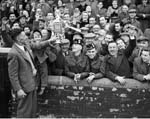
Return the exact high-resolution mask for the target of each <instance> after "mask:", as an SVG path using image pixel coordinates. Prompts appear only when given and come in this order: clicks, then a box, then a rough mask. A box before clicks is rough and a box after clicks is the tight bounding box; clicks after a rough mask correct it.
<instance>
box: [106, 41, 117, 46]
mask: <svg viewBox="0 0 150 119" xmlns="http://www.w3.org/2000/svg"><path fill="white" fill-rule="evenodd" d="M111 43H115V44H116V45H117V43H116V42H115V41H109V42H108V46H109V45H110V44H111Z"/></svg>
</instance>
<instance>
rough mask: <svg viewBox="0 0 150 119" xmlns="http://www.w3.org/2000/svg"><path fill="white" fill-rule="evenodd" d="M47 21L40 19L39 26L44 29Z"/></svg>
mask: <svg viewBox="0 0 150 119" xmlns="http://www.w3.org/2000/svg"><path fill="white" fill-rule="evenodd" d="M44 25H45V23H44V22H43V21H39V28H40V29H44Z"/></svg>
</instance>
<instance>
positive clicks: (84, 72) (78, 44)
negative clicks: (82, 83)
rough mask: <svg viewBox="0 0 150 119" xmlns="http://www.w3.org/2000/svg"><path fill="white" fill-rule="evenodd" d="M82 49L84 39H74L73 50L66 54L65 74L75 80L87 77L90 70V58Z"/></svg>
mask: <svg viewBox="0 0 150 119" xmlns="http://www.w3.org/2000/svg"><path fill="white" fill-rule="evenodd" d="M82 49H83V40H82V39H79V38H78V39H74V40H73V45H72V52H71V53H70V54H69V55H68V56H66V64H65V74H66V76H68V77H70V78H72V79H74V81H75V82H78V81H79V80H82V79H84V78H86V77H87V76H88V72H89V62H88V58H87V56H85V55H84V54H83V52H82Z"/></svg>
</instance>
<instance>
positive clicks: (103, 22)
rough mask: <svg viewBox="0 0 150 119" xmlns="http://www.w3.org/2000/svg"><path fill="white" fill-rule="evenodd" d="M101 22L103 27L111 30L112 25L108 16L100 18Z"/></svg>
mask: <svg viewBox="0 0 150 119" xmlns="http://www.w3.org/2000/svg"><path fill="white" fill-rule="evenodd" d="M99 24H100V27H101V29H104V30H106V31H107V32H108V31H109V30H110V26H111V25H110V23H108V22H107V20H106V17H104V16H101V17H100V18H99Z"/></svg>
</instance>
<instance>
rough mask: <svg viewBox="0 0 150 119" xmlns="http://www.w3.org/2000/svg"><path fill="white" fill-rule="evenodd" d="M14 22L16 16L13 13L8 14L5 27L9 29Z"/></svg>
mask: <svg viewBox="0 0 150 119" xmlns="http://www.w3.org/2000/svg"><path fill="white" fill-rule="evenodd" d="M15 20H16V15H15V14H14V13H10V14H9V19H8V23H7V26H8V27H9V28H10V27H11V26H12V24H13V23H14V22H15Z"/></svg>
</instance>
